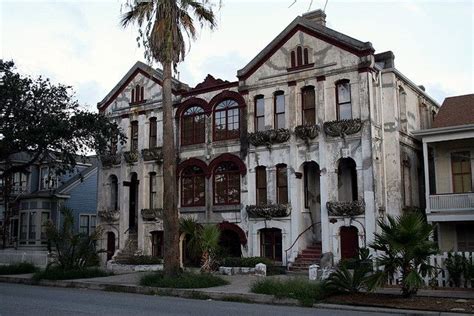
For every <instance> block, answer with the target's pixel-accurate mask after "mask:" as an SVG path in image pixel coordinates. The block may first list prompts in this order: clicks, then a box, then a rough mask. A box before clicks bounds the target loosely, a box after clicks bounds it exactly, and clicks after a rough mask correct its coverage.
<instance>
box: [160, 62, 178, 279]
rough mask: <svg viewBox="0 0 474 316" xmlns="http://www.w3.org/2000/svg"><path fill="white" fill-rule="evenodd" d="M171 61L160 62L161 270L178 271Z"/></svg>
mask: <svg viewBox="0 0 474 316" xmlns="http://www.w3.org/2000/svg"><path fill="white" fill-rule="evenodd" d="M171 67H172V66H171V63H170V62H165V63H163V215H164V216H163V230H164V232H163V234H164V273H165V274H166V275H169V276H172V275H176V274H178V273H179V268H180V266H179V222H178V209H177V192H176V187H177V185H176V148H175V143H174V126H173V100H172V90H171V79H172V76H171Z"/></svg>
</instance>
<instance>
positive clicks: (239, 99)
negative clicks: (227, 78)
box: [209, 90, 245, 110]
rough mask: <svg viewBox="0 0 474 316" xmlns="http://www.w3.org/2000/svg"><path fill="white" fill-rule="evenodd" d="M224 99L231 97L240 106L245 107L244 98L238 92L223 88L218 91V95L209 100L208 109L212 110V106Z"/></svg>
mask: <svg viewBox="0 0 474 316" xmlns="http://www.w3.org/2000/svg"><path fill="white" fill-rule="evenodd" d="M225 99H232V100H235V101H236V102H237V103H238V104H239V106H240V107H245V100H244V98H243V97H242V96H241V95H240V93H238V92H235V91H229V90H225V91H222V92H221V93H219V94H218V95H216V96H214V97H213V98H212V99H211V101H209V109H210V110H214V107H215V106H216V105H217V104H219V102H221V101H223V100H225Z"/></svg>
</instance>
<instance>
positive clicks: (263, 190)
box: [255, 166, 267, 205]
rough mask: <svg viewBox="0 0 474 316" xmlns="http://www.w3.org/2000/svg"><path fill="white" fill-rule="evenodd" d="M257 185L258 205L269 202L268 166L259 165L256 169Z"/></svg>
mask: <svg viewBox="0 0 474 316" xmlns="http://www.w3.org/2000/svg"><path fill="white" fill-rule="evenodd" d="M255 176H256V187H257V205H262V204H267V168H266V167H265V166H258V167H257V168H256V169H255Z"/></svg>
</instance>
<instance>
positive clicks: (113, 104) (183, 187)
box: [98, 10, 438, 267]
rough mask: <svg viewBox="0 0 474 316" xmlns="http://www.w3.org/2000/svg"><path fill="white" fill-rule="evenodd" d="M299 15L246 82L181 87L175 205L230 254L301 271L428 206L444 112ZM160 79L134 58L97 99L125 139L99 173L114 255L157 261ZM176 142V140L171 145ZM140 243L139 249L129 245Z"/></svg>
mask: <svg viewBox="0 0 474 316" xmlns="http://www.w3.org/2000/svg"><path fill="white" fill-rule="evenodd" d="M325 18H326V15H325V14H324V12H322V11H321V10H317V11H313V12H309V13H307V14H304V15H303V16H299V17H297V18H296V19H295V20H294V21H293V22H291V23H290V25H288V26H287V27H286V28H285V29H284V30H283V31H282V32H281V33H280V34H279V35H278V36H277V37H276V38H275V39H273V40H272V41H271V42H270V43H269V44H268V45H267V46H266V47H265V48H264V49H263V50H262V51H261V52H260V53H259V54H258V55H257V56H256V57H255V58H254V59H253V60H251V61H250V62H249V63H248V64H247V65H246V66H244V67H243V68H242V69H241V70H239V71H238V72H237V77H238V81H235V82H228V81H222V80H219V79H215V78H213V77H212V76H210V75H209V76H208V77H207V78H206V79H205V80H204V81H203V82H202V83H200V84H199V85H197V86H196V87H195V88H189V87H188V86H187V85H185V84H183V83H181V82H179V81H175V82H174V90H173V93H174V101H175V104H176V111H175V118H176V120H175V122H176V132H175V135H176V139H175V141H176V144H177V149H178V151H179V153H178V155H179V161H180V162H179V165H178V170H177V173H178V174H177V176H178V177H179V185H178V187H179V211H180V214H181V216H190V217H194V218H196V219H198V220H199V221H200V222H206V223H215V224H218V225H219V226H220V228H221V230H222V245H223V246H224V247H225V248H226V249H227V251H228V253H229V255H233V256H235V255H244V256H265V257H268V258H271V259H273V260H275V261H277V262H282V264H291V265H293V267H304V266H305V265H307V264H308V263H309V262H314V261H316V260H319V254H320V253H321V252H332V253H333V255H334V256H335V258H336V259H339V258H342V257H351V256H353V255H354V254H355V253H356V251H357V249H358V247H363V246H365V245H367V244H368V243H369V242H370V241H371V240H372V236H373V233H374V231H375V230H376V222H377V220H378V219H379V218H383V217H384V216H386V214H393V215H395V214H400V212H402V210H403V209H404V208H410V207H423V203H424V199H423V198H420V195H421V194H422V193H423V192H424V188H423V185H424V183H423V181H421V182H420V181H419V179H420V178H422V177H421V175H422V173H423V168H422V166H421V165H420V162H421V161H422V160H421V158H420V157H421V145H420V143H419V142H418V141H417V140H416V139H415V138H414V137H413V136H412V132H413V131H414V130H418V129H426V128H429V127H430V125H431V121H432V117H433V113H436V111H437V109H438V104H437V103H436V101H434V100H433V99H432V98H431V97H430V96H429V95H427V94H426V92H425V91H424V88H423V87H421V86H417V85H416V84H414V83H413V82H412V81H410V80H409V79H408V78H406V77H405V76H404V75H403V74H402V73H400V72H399V71H398V70H397V69H396V68H395V64H394V55H393V53H392V52H384V53H378V54H376V53H375V50H374V48H373V47H372V44H371V43H370V42H361V41H359V40H356V39H354V38H351V37H349V36H347V35H344V34H341V33H339V32H337V31H334V30H332V29H330V28H327V27H326V26H325ZM160 83H161V72H160V71H159V70H154V69H151V68H150V67H148V66H146V65H144V64H143V63H140V62H137V63H136V64H135V65H134V66H133V67H132V69H130V71H129V72H128V73H127V74H126V75H125V76H124V78H123V79H122V80H121V81H120V82H119V83H118V84H117V85H116V87H115V88H114V89H113V90H112V91H111V92H110V93H109V94H108V95H107V96H106V97H105V99H104V100H103V101H101V102H99V104H98V108H99V110H100V111H101V112H103V113H105V114H106V115H108V116H109V117H110V118H111V119H112V120H115V121H116V122H117V123H119V125H120V126H121V127H122V128H123V130H124V131H126V133H127V134H128V137H129V139H128V142H127V143H126V144H124V145H121V144H113V145H112V152H111V154H110V155H108V156H107V157H103V159H102V164H103V167H102V168H101V170H100V173H99V196H100V198H99V202H98V209H99V211H100V214H99V215H100V218H101V225H102V226H103V227H104V228H105V230H106V234H105V235H104V243H107V248H108V250H109V255H108V258H109V259H110V258H112V256H113V253H114V252H116V250H118V249H123V248H125V247H126V246H130V244H133V245H134V247H136V248H137V249H139V250H141V251H142V252H144V253H145V254H149V255H157V256H160V255H161V254H162V244H161V241H162V238H163V231H162V223H161V221H160V219H159V216H158V217H157V216H156V212H155V209H157V208H160V207H161V206H162V204H161V203H162V198H161V196H162V178H161V165H160V146H161V144H162V142H163V139H162V124H161V122H162V112H161V86H160ZM167 141H170V140H167ZM132 248H133V247H132Z"/></svg>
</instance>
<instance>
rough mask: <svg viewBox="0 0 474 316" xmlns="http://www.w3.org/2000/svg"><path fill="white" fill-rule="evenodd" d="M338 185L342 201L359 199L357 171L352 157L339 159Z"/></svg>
mask: <svg viewBox="0 0 474 316" xmlns="http://www.w3.org/2000/svg"><path fill="white" fill-rule="evenodd" d="M337 187H338V195H339V201H340V202H351V201H357V171H356V163H355V161H354V160H353V159H352V158H342V159H341V160H339V166H338V168H337Z"/></svg>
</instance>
